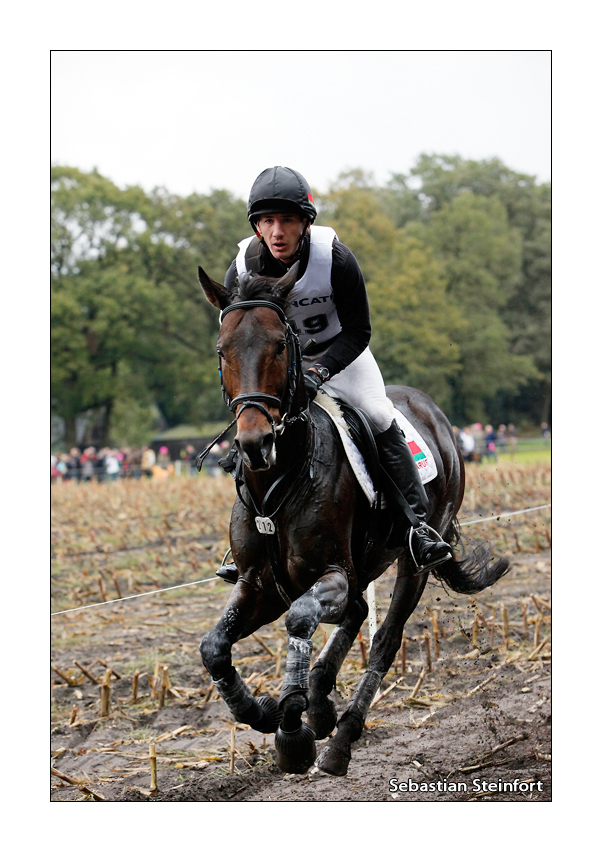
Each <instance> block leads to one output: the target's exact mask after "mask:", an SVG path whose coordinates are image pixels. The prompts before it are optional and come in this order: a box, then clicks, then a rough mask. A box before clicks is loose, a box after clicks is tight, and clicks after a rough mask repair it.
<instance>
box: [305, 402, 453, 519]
mask: <svg viewBox="0 0 602 852" xmlns="http://www.w3.org/2000/svg"><path fill="white" fill-rule="evenodd" d="M315 402H316V404H317V405H319V406H320V408H321V409H322V410H323V411H325V412H326V413H327V414H328V415H329V417H330V419H331V420H332V422H333V423H334V425H335V426H336V427H337V431H338V433H339V435H340V436H341V441H342V442H343V446H344V448H345V452H346V453H347V458H348V460H349V464H350V465H351V468H352V470H353V472H354V473H355V476H356V478H357V481H358V483H359V485H360V488H361V489H362V491H363V492H364V494H365V495H366V497H367V498H368V500H369V502H370V504H372V503H374V499H375V496H376V495H375V490H374V484H373V482H372V478H371V477H370V474H369V473H368V469H367V467H366V463H365V462H364V458H363V456H362V454H361V453H360V451H359V450H358V448H357V447H356V445H355V444H354V443H353V440H352V438H351V435H350V434H349V427H348V426H347V423H346V422H345V418H344V417H343V413H342V411H341V409H340V407H339V405H338V404H337V402H336V400H334V399H333V398H332V397H331V396H329V395H328V394H327V393H326V392H325V391H323V390H319V391H318V395H317V396H316V399H315ZM391 408H392V410H393V413H394V414H395V418H396V420H397V422H398V424H399V427H400V429H402V430H403V433H404V434H405V436H406V441H407V442H408V446H409V448H410V450H411V451H412V455H413V456H414V461H415V462H416V467H417V468H418V472H419V474H420V478H421V480H422V483H423V485H425V484H426V483H427V482H430V481H431V480H432V479H434V478H435V477H436V476H437V466H436V464H435V459H434V457H433V454H432V453H431V451H430V449H429V447H428V445H427V443H426V441H425V440H424V439H423V438H422V437H421V436H420V434H419V433H418V431H417V430H416V429H415V428H414V426H412V424H411V423H410V421H409V420H408V418H407V417H404V415H403V414H402V413H401V412H400V411H398V410H397V409H396V408H395V406H394V405H393V403H391Z"/></svg>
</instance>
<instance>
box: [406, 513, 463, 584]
mask: <svg viewBox="0 0 602 852" xmlns="http://www.w3.org/2000/svg"><path fill="white" fill-rule="evenodd" d="M418 529H423V530H426V531H427V532H428V533H429V535H430V537H431V538H432V539H433V541H440V542H442V543H443V544H446V545H447V542H446V541H444V540H443V538H442V537H441V535H439V533H438V532H437V530H435V529H433V528H432V527H429V525H428V524H426V523H425V522H424V521H421V522H420V524H419V525H418V526H417V527H410V531H409V533H408V550H409V551H410V556H411V557H412V561H413V562H414V565H415V569H416V574H422V573H424V572H426V571H430V570H431V568H436V567H437V565H442V564H443V563H444V562H447V561H448V560H449V559H453V556H452V553H451V548H450V552H448V553H446V554H445V556H442V557H441V558H440V559H433V561H432V562H429V563H428V565H419V564H418V560H417V559H416V554H415V553H414V548H413V547H412V538H413V537H414V533H415V532H416V530H418ZM447 546H448V547H449V545H447Z"/></svg>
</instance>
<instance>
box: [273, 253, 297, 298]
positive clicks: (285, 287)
mask: <svg viewBox="0 0 602 852" xmlns="http://www.w3.org/2000/svg"><path fill="white" fill-rule="evenodd" d="M298 272H299V261H296V263H293V265H292V266H291V268H290V269H289V271H288V272H287V273H285V274H284V275H283V276H282V278H280V279H279V281H278V293H279V295H280V296H282V298H283V299H286V297H287V296H288V295H289V293H290V292H291V290H292V289H293V287H294V286H295V284H296V283H297V273H298Z"/></svg>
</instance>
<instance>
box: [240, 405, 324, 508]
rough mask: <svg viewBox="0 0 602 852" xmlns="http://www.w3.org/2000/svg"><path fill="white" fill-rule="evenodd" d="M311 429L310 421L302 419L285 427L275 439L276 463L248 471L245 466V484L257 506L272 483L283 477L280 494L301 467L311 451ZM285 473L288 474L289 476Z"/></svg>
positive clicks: (279, 489)
mask: <svg viewBox="0 0 602 852" xmlns="http://www.w3.org/2000/svg"><path fill="white" fill-rule="evenodd" d="M311 429H312V425H311V423H309V422H304V421H298V422H297V423H295V424H294V425H293V426H291V427H289V428H288V429H285V430H284V432H283V433H282V434H281V435H279V436H278V438H277V439H276V464H275V465H274V466H273V467H271V468H270V469H269V470H263V471H250V470H247V468H245V470H244V481H245V484H246V485H247V487H248V488H249V489H250V490H251V493H252V494H253V498H254V500H255V502H256V503H257V505H258V506H259V502H258V501H263V500H264V498H265V496H266V495H267V493H268V492H269V490H270V488H272V486H273V485H274V483H276V482H277V481H278V480H279V479H280V478H282V477H284V479H283V481H282V487H281V488H278V494H281V493H282V490H283V489H285V488H286V486H287V485H288V484H290V482H289V479H290V481H292V480H293V478H294V477H295V476H296V475H297V473H298V471H299V470H300V469H301V468H302V466H303V461H305V460H306V458H307V454H308V453H310V452H311V446H310V441H309V437H310V430H311ZM287 474H290V478H289V476H287ZM276 496H277V495H276Z"/></svg>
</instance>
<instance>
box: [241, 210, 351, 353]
mask: <svg viewBox="0 0 602 852" xmlns="http://www.w3.org/2000/svg"><path fill="white" fill-rule="evenodd" d="M335 237H336V233H335V231H334V230H333V229H332V228H326V227H323V226H321V225H312V227H311V230H310V232H309V238H310V242H309V260H308V262H307V269H306V270H305V274H304V275H303V276H302V277H301V278H300V279H299V281H297V283H296V284H295V286H294V287H293V289H292V291H291V294H290V296H289V300H288V305H287V306H286V316H287V318H288V321H289V322H290V324H291V326H292V327H293V329H294V331H295V332H297V334H298V335H299V342H300V344H301V346H303V345H304V344H305V343H307V341H308V340H311V339H313V340H315V342H316V344H317V345H318V346H319V347H320V348H323V347H324V346H325V345H326V344H327V343H328V342H329V341H330V340H332V339H333V338H334V337H336V336H337V335H338V334H339V333H340V331H341V323H340V320H339V317H338V314H337V310H336V307H335V304H334V298H333V294H332V284H331V283H330V273H331V269H332V243H333V240H334V239H335ZM253 240H256V237H248V238H247V239H245V240H242V242H240V243H239V244H238V246H239V252H238V255H237V257H236V271H237V273H238V274H239V275H241V274H242V273H243V272H247V271H248V270H247V265H246V256H247V251H248V250H249V248H250V246H251V243H252V242H253Z"/></svg>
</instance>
